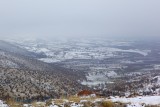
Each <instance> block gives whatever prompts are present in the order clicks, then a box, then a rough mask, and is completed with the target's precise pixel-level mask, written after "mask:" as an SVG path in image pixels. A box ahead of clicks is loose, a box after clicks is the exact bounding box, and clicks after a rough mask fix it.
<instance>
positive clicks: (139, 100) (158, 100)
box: [111, 96, 160, 107]
mask: <svg viewBox="0 0 160 107" xmlns="http://www.w3.org/2000/svg"><path fill="white" fill-rule="evenodd" d="M111 101H113V102H123V103H131V104H130V106H128V107H132V106H131V105H134V104H139V105H141V106H135V107H144V106H142V104H146V105H159V104H160V96H144V97H141V96H139V97H134V98H111Z"/></svg>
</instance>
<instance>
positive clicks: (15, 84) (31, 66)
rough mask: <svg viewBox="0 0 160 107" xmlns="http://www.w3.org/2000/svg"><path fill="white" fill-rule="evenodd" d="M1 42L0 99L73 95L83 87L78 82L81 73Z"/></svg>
mask: <svg viewBox="0 0 160 107" xmlns="http://www.w3.org/2000/svg"><path fill="white" fill-rule="evenodd" d="M0 44H2V45H0V98H3V99H7V98H10V97H11V98H15V99H16V100H23V101H24V100H26V99H45V98H50V97H53V98H56V97H60V96H62V95H63V96H66V95H69V94H75V93H76V92H77V91H78V90H81V88H82V87H83V86H82V85H80V84H79V83H78V82H77V80H78V79H82V78H83V76H81V74H80V73H81V72H72V71H71V70H69V69H63V68H60V67H58V66H57V65H52V64H47V63H44V62H41V61H38V60H36V59H34V58H33V57H32V53H30V52H28V51H27V50H24V49H21V48H18V47H15V46H13V45H11V44H7V42H3V41H0ZM33 55H34V54H33ZM82 74H83V73H82Z"/></svg>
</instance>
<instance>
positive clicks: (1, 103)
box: [0, 100, 9, 107]
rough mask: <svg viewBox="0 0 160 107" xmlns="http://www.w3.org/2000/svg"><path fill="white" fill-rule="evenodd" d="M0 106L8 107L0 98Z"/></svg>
mask: <svg viewBox="0 0 160 107" xmlns="http://www.w3.org/2000/svg"><path fill="white" fill-rule="evenodd" d="M0 107H9V106H8V105H7V104H4V102H3V101H1V100H0Z"/></svg>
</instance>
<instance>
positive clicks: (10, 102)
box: [6, 98, 23, 107]
mask: <svg viewBox="0 0 160 107" xmlns="http://www.w3.org/2000/svg"><path fill="white" fill-rule="evenodd" d="M6 104H7V105H9V106H10V107H23V103H20V102H16V101H15V100H13V99H11V98H10V99H8V100H6Z"/></svg>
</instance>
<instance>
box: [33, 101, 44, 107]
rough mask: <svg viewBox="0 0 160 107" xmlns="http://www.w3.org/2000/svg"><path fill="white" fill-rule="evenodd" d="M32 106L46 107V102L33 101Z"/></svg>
mask: <svg viewBox="0 0 160 107" xmlns="http://www.w3.org/2000/svg"><path fill="white" fill-rule="evenodd" d="M32 106H33V107H46V103H44V102H33V103H32Z"/></svg>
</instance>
